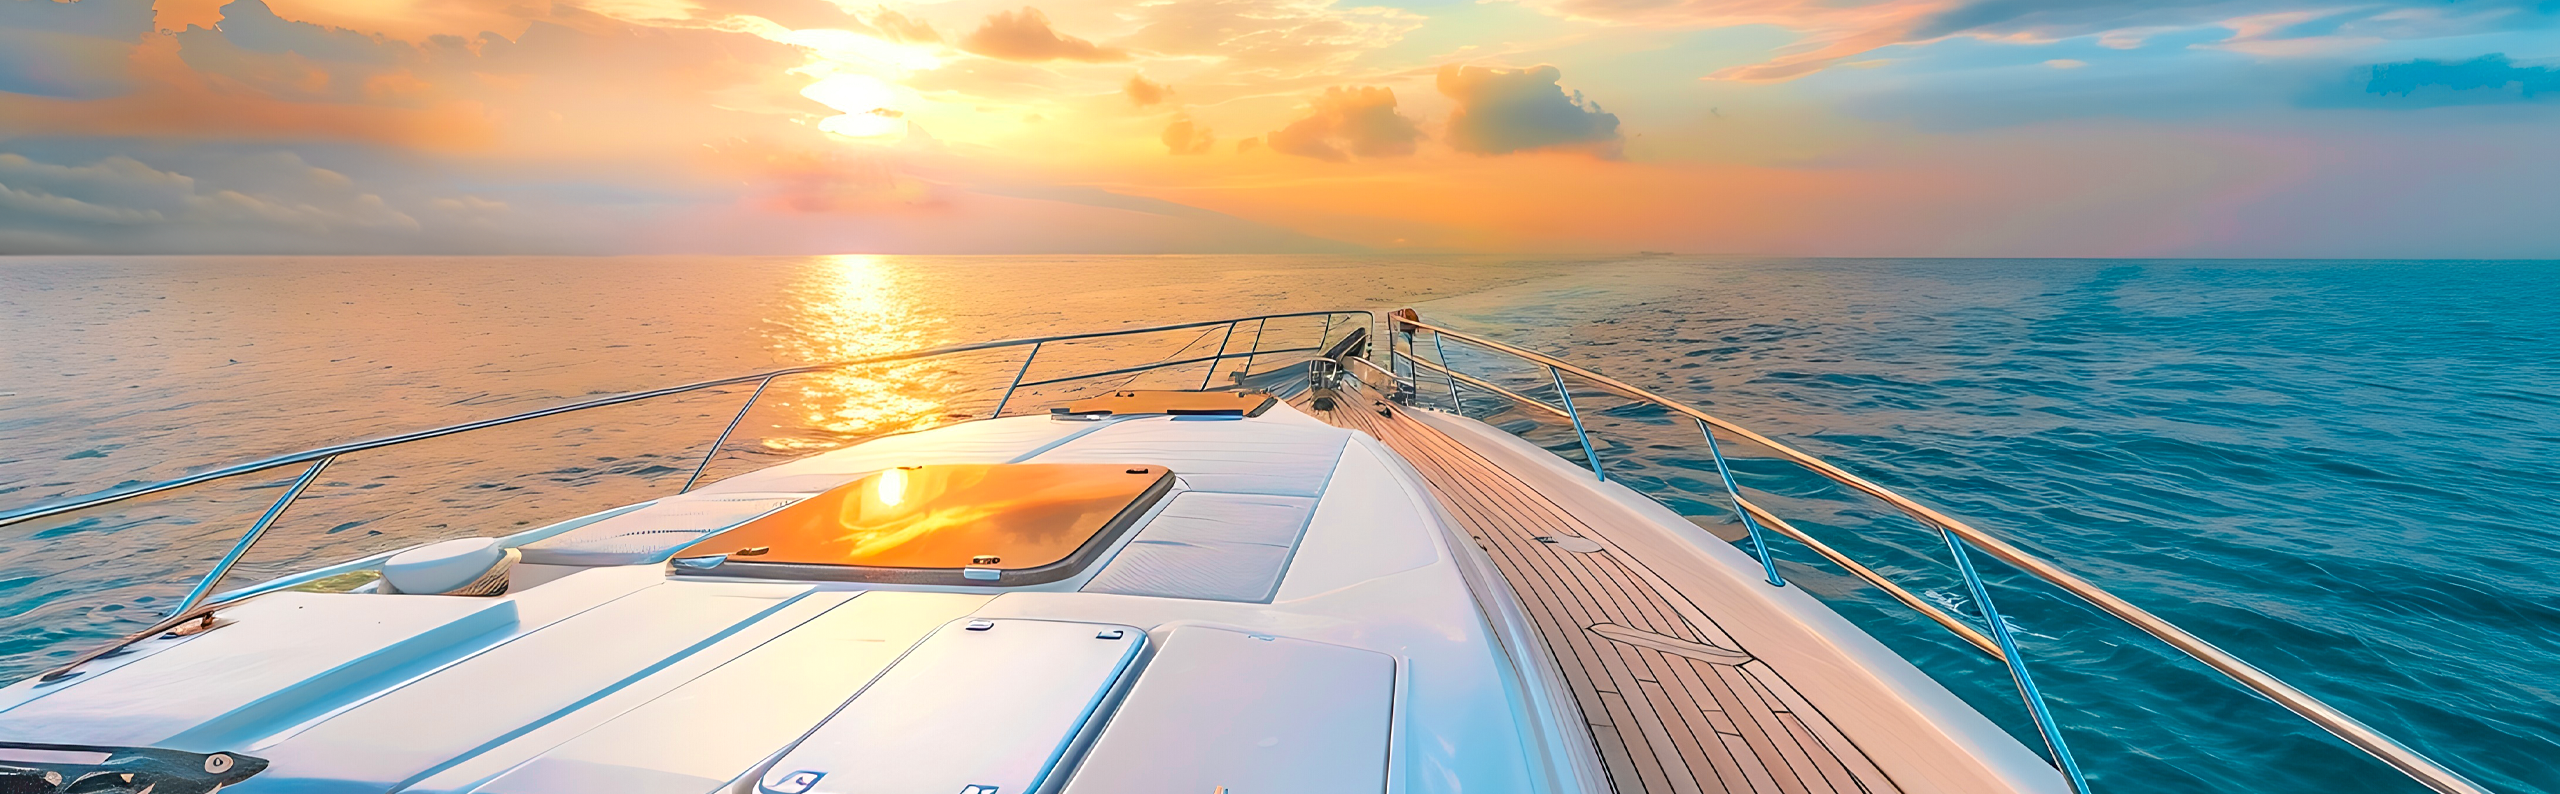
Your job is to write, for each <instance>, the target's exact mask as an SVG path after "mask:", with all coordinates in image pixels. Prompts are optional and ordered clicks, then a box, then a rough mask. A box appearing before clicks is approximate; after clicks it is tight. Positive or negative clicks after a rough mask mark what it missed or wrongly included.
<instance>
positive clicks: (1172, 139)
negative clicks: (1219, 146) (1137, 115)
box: [1163, 120, 1218, 154]
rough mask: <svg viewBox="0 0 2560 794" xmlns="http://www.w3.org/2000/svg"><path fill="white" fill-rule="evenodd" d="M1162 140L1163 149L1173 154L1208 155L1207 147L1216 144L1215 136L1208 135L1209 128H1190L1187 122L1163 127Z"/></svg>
mask: <svg viewBox="0 0 2560 794" xmlns="http://www.w3.org/2000/svg"><path fill="white" fill-rule="evenodd" d="M1163 138H1164V148H1165V149H1166V150H1168V151H1171V152H1172V153H1174V154H1208V153H1209V147H1210V146H1211V145H1213V144H1216V143H1217V142H1218V137H1217V136H1215V135H1211V134H1209V128H1207V127H1195V126H1192V124H1191V122H1190V121H1189V120H1183V121H1176V122H1174V123H1172V124H1168V125H1165V128H1164V136H1163Z"/></svg>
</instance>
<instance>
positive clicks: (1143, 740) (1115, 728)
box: [998, 626, 1396, 794]
mask: <svg viewBox="0 0 2560 794" xmlns="http://www.w3.org/2000/svg"><path fill="white" fill-rule="evenodd" d="M1395 671H1396V664H1395V659H1393V658H1391V657H1389V656H1387V655H1386V654H1382V653H1377V652H1375V651H1365V650H1361V649H1358V648H1346V647H1343V646H1340V645H1328V644H1325V643H1320V642H1309V641H1306V640H1297V639H1290V638H1287V637H1273V636H1269V635H1261V634H1239V633H1236V632H1232V631H1226V630H1222V629H1214V628H1209V627H1206V626H1184V627H1181V628H1177V629H1174V630H1173V633H1172V635H1171V636H1168V637H1167V638H1165V642H1164V648H1163V650H1160V651H1157V652H1156V654H1155V656H1154V658H1152V659H1151V660H1149V661H1148V662H1147V674H1146V675H1145V676H1144V677H1141V678H1139V679H1138V682H1137V685H1136V686H1135V687H1133V688H1131V689H1130V691H1129V697H1128V698H1127V699H1126V700H1124V701H1122V702H1121V704H1120V707H1119V708H1118V709H1115V710H1114V711H1113V713H1112V715H1111V719H1110V723H1109V725H1108V726H1106V727H1104V728H1103V730H1102V736H1101V738H1100V739H1099V740H1097V741H1095V743H1094V745H1093V749H1092V750H1090V751H1088V752H1087V753H1085V755H1084V760H1083V761H1082V762H1081V764H1080V765H1079V766H1077V768H1076V772H1075V776H1074V777H1073V778H1070V779H1069V780H1068V781H1067V787H1066V792H1065V794H1212V792H1219V791H1225V792H1231V794H1356V793H1357V792H1370V793H1371V794H1376V792H1383V791H1385V790H1386V787H1387V744H1388V741H1389V740H1388V737H1389V735H1390V729H1389V726H1390V722H1391V720H1392V719H1393V717H1394V704H1395ZM998 794H1010V791H1009V790H1008V791H1006V792H999V793H998Z"/></svg>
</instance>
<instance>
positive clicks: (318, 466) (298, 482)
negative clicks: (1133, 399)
mask: <svg viewBox="0 0 2560 794" xmlns="http://www.w3.org/2000/svg"><path fill="white" fill-rule="evenodd" d="M1296 318H1323V319H1324V328H1323V331H1322V332H1321V334H1320V335H1319V337H1318V338H1317V340H1316V343H1315V344H1313V345H1308V346H1301V347H1287V348H1279V349H1270V350H1266V349H1263V348H1262V346H1261V345H1262V331H1263V330H1264V327H1265V326H1266V325H1267V324H1268V323H1269V322H1270V321H1272V320H1286V319H1296ZM1336 318H1358V322H1356V323H1354V322H1343V323H1340V324H1337V323H1336V322H1335V320H1336ZM1247 322H1251V323H1254V333H1253V337H1252V342H1251V343H1250V344H1249V345H1248V347H1247V348H1246V349H1245V350H1244V351H1243V352H1232V353H1231V352H1228V350H1229V346H1230V343H1231V342H1233V341H1234V339H1235V337H1236V330H1237V327H1238V326H1240V325H1242V324H1244V323H1247ZM1375 322H1376V319H1375V316H1374V315H1373V314H1371V313H1370V312H1367V311H1362V310H1351V311H1322V312H1286V313H1277V314H1262V315H1253V316H1248V317H1236V318H1229V319H1224V320H1204V321H1199V322H1189V323H1175V324H1172V325H1157V326H1149V327H1145V328H1124V329H1118V330H1111V331H1095V332H1088V333H1080V334H1063V335H1057V336H1040V337H1026V338H1021V339H1003V340H996V341H990V342H970V343H966V344H957V345H943V346H940V347H931V348H923V349H918V350H909V351H903V352H897V353H887V354H883V355H876V356H866V357H863V358H858V359H851V360H846V361H836V362H829V363H825V364H810V365H805V366H797V367H786V368H783V369H776V370H770V371H766V372H759V373H755V374H752V375H739V376H736V377H728V378H719V379H715V380H706V381H700V382H696V383H688V384H684V385H682V386H671V387H667V388H663V389H651V390H648V391H638V392H630V393H627V394H617V395H612V396H609V397H600V398H597V399H592V400H585V401H581V402H575V403H570V404H567V405H559V406H553V407H550V408H544V409H541V410H536V411H527V412H525V413H520V414H515V415H513V416H502V417H498V418H495V419H483V420H480V421H477V422H466V423H462V424H457V425H449V426H445V427H438V428H432V429H428V430H419V431H414V432H409V433H401V434H398V435H393V436H385V437H382V438H376V439H371V440H367V441H355V442H349V443H345V444H335V445H331V446H326V447H320V448H318V449H311V450H305V451H302V452H295V453H291V454H285V455H277V456H275V457H271V458H264V459H260V460H254V461H249V462H245V463H237V464H232V465H228V466H222V467H219V468H215V469H211V470H207V471H203V472H199V473H196V474H190V475H187V476H184V477H177V478H173V479H168V480H163V481H159V482H154V483H148V484H144V485H138V486H132V487H126V488H117V489H114V490H109V491H105V492H101V493H96V494H90V495H87V496H81V497H75V498H70V499H63V500H59V501H54V502H49V503H45V504H38V505H34V506H31V507H24V508H19V509H15V510H8V511H0V527H8V526H10V525H13V524H21V523H25V522H29V521H35V520H39V519H44V518H50V517H54V516H62V515H67V514H71V513H77V512H80V511H84V510H90V509H94V508H98V507H103V506H106V505H111V504H115V503H118V502H123V501H126V500H129V499H134V498H138V497H143V496H150V495H153V494H159V493H166V492H170V491H175V490H179V489H183V488H188V487H192V486H197V485H203V484H206V483H211V482H216V481H220V480H227V479H231V478H234V477H240V476H244V475H250V474H256V473H259V472H265V471H271V470H275V469H281V468H286V467H290V466H296V465H302V464H308V468H305V469H304V470H303V471H302V473H301V474H300V475H299V476H297V477H296V478H295V479H294V481H293V483H292V484H291V485H290V486H288V487H286V488H285V491H284V493H283V494H282V495H280V496H278V497H277V498H276V500H275V501H274V503H272V504H270V505H269V506H268V507H267V509H266V511H265V512H264V513H262V514H260V515H259V517H258V519H257V521H256V522H255V523H253V524H251V525H250V526H249V528H248V529H247V530H245V531H243V532H242V533H241V535H240V538H239V540H237V541H236V542H234V543H233V544H232V546H231V549H230V551H228V552H227V553H225V554H223V556H222V557H221V559H219V560H218V561H216V562H215V563H214V565H213V568H212V569H211V570H210V571H208V572H207V573H206V574H205V576H204V578H203V579H201V580H199V581H197V582H196V584H195V586H194V587H193V588H191V589H190V590H189V591H188V592H187V595H186V596H185V597H184V598H183V599H181V600H180V601H179V603H178V605H177V608H176V609H173V610H170V612H169V614H168V616H167V617H165V618H163V619H161V620H160V621H159V622H157V623H154V624H153V625H152V626H151V627H150V628H148V629H145V630H143V631H141V632H137V633H134V634H131V635H127V636H126V637H124V638H123V639H122V640H121V641H118V642H115V643H112V644H109V645H106V646H104V647H100V648H98V649H95V650H92V651H90V652H88V653H85V654H82V655H80V656H78V657H75V658H74V659H73V660H72V661H71V662H69V663H68V664H65V665H62V666H60V667H56V668H54V669H53V670H52V671H50V672H47V673H45V674H44V678H45V679H47V680H52V679H55V678H59V677H61V676H63V675H66V674H68V673H69V672H70V671H72V670H74V669H76V668H78V667H80V666H81V665H83V664H86V663H88V662H89V661H91V660H93V659H96V658H98V657H100V656H104V655H106V654H108V653H112V652H114V651H115V650H116V649H118V648H122V647H124V646H125V645H129V644H132V643H133V642H135V641H137V640H140V639H142V638H145V637H150V636H153V635H156V634H158V633H160V632H163V631H167V630H169V629H171V628H174V627H178V626H183V625H185V624H186V623H189V622H193V621H196V620H199V619H201V620H205V621H208V622H209V621H210V620H211V619H212V617H213V610H214V609H215V608H218V607H220V606H222V605H224V604H227V603H231V602H235V601H237V600H239V599H241V598H246V597H248V596H252V595H257V594H260V593H263V592H268V591H270V590H272V589H273V588H271V587H265V586H261V587H255V588H247V589H243V590H237V591H232V592H229V593H223V594H219V595H217V594H215V590H214V588H215V587H216V586H217V585H219V584H220V583H221V581H222V579H223V577H224V576H225V575H226V574H228V573H230V571H231V569H232V567H233V566H234V565H236V564H238V563H239V561H240V559H241V557H243V556H245V555H246V554H247V553H248V552H249V549H250V548H251V547H253V546H255V545H257V543H258V541H259V540H260V539H261V538H263V537H265V536H266V533H267V531H268V530H269V529H270V528H272V527H274V526H275V524H276V522H277V520H278V519H280V518H282V517H283V516H284V514H285V511H286V510H288V509H290V508H291V507H292V506H293V504H294V502H295V500H297V499H299V498H300V497H301V496H302V494H303V491H304V490H306V489H307V488H309V487H310V485H311V484H312V482H313V481H314V480H317V479H318V478H319V476H320V473H321V472H322V471H324V470H326V469H328V467H329V465H330V464H331V463H334V462H336V461H337V459H338V458H340V457H342V456H345V455H349V454H352V453H357V452H365V451H369V450H377V449H383V448H386V447H395V446H400V445H403V444H409V443H413V442H418V441H425V440H427V439H432V438H442V437H445V436H452V435H459V434H463V433H470V432H474V431H479V430H487V429H490V428H496V427H502V426H506V425H512V424H516V423H518V422H525V421H530V420H534V419H541V418H544V417H551V416H559V415H562V414H569V413H576V412H580V411H588V410H593V409H597V408H604V407H607V406H614V405H623V404H627V403H636V402H643V401H647V400H653V399H657V398H661V397H669V396H674V395H679V394H688V393H693V392H699V391H703V390H706V389H715V388H719V387H722V386H733V385H738V384H743V383H750V382H752V383H754V384H756V387H755V390H754V391H753V392H752V393H750V394H749V395H748V396H747V400H746V402H745V403H744V404H742V405H740V406H738V412H737V414H736V415H735V416H733V417H731V418H730V420H729V423H728V424H727V425H726V426H725V427H723V428H722V429H721V431H720V435H719V436H718V437H717V438H716V439H714V440H713V441H712V443H711V448H710V449H709V450H708V451H706V452H704V453H703V456H702V460H701V461H700V462H699V463H697V464H695V465H694V467H693V472H692V474H691V475H690V476H687V477H686V478H685V481H684V485H683V486H682V487H681V488H679V489H678V490H677V493H684V492H686V491H691V490H693V487H694V486H695V485H696V484H698V483H699V482H700V481H701V479H702V475H703V472H704V471H705V470H707V469H708V468H709V467H710V465H711V461H712V460H713V459H714V458H715V457H717V456H718V455H719V454H720V451H721V450H722V448H723V447H724V446H725V445H726V444H727V443H728V441H729V437H730V435H731V434H732V433H734V432H736V431H737V429H738V426H739V424H740V423H743V422H745V421H746V418H747V414H748V412H749V411H751V410H752V409H754V408H755V405H756V400H757V399H758V398H760V397H762V396H763V395H764V392H765V389H766V387H768V386H770V385H772V384H773V381H774V380H775V379H777V378H782V377H786V376H791V375H802V374H809V373H817V372H829V371H835V370H842V369H846V368H850V367H859V366H867V365H874V364H888V363H895V362H900V361H914V360H919V359H929V358H938V357H942V356H949V355H954V354H959V353H969V352H977V351H984V350H999V349H1004V348H1013V347H1023V346H1029V347H1030V348H1031V350H1030V351H1029V353H1028V354H1026V355H1024V356H1023V359H1022V365H1021V366H1020V367H1019V368H1017V369H1016V371H1015V372H1014V376H1013V380H1012V382H1011V383H1008V384H1007V385H1006V386H1005V391H1004V396H1003V397H1002V398H1000V399H999V400H998V401H997V404H996V409H995V411H994V412H993V413H991V414H990V418H992V417H994V416H1000V415H1002V414H1003V412H1004V408H1005V405H1006V404H1008V403H1010V402H1011V401H1012V399H1013V395H1014V393H1015V391H1016V390H1018V389H1021V388H1023V387H1031V386H1043V385H1050V384H1059V383H1068V382H1072V381H1078V380H1087V379H1092V378H1104V377H1110V376H1113V375H1134V374H1137V373H1144V372H1148V371H1152V370H1159V369H1167V368H1172V367H1182V366H1189V365H1193V364H1199V363H1203V362H1206V363H1208V364H1209V368H1208V371H1207V372H1206V373H1204V374H1203V375H1202V377H1201V388H1203V389H1205V388H1208V384H1209V380H1210V379H1211V378H1213V377H1215V376H1216V375H1217V372H1218V364H1219V362H1222V361H1228V360H1233V359H1243V360H1244V368H1245V370H1246V371H1249V370H1250V369H1251V368H1252V366H1253V361H1254V359H1256V358H1257V357H1263V356H1275V355H1287V354H1293V353H1323V352H1327V346H1328V344H1329V343H1330V344H1332V345H1333V347H1335V348H1339V347H1342V345H1341V344H1339V343H1337V342H1336V341H1335V337H1334V334H1335V333H1336V331H1337V329H1340V330H1341V331H1342V332H1343V333H1344V334H1345V335H1346V336H1347V335H1349V334H1351V333H1362V334H1365V333H1366V329H1367V328H1368V327H1370V326H1371V325H1373V324H1374V323H1375ZM1219 326H1225V329H1224V330H1225V334H1224V336H1223V337H1222V340H1221V342H1220V343H1219V347H1218V352H1217V353H1215V354H1212V355H1207V356H1198V357H1192V358H1182V359H1179V360H1176V359H1175V358H1174V357H1175V356H1180V355H1182V354H1183V353H1185V352H1189V351H1190V349H1191V347H1190V345H1191V344H1197V343H1199V342H1200V341H1201V340H1202V339H1206V338H1207V336H1206V333H1203V334H1202V336H1201V338H1200V339H1194V340H1192V341H1191V342H1190V343H1187V344H1185V345H1184V346H1183V347H1182V348H1180V349H1178V350H1176V351H1174V353H1173V354H1172V355H1170V356H1167V357H1165V358H1164V359H1161V360H1158V361H1156V362H1154V363H1150V364H1144V365H1139V366H1134V367H1120V368H1114V369H1108V370H1102V371H1097V372H1082V373H1078V374H1074V375H1067V376H1062V377H1055V378H1046V379H1042V380H1037V381H1028V382H1026V381H1024V380H1023V377H1024V376H1025V375H1027V374H1028V373H1029V372H1030V371H1031V362H1032V360H1033V359H1036V358H1038V357H1039V355H1040V350H1041V348H1042V347H1043V346H1047V345H1055V344H1057V343H1062V342H1075V341H1082V340H1091V339H1104V338H1111V337H1123V336H1133V335H1138V334H1150V333H1162V332H1166V331H1181V330H1187V329H1193V328H1206V329H1216V328H1218V327H1219ZM1354 329H1357V330H1356V331H1355V330H1354Z"/></svg>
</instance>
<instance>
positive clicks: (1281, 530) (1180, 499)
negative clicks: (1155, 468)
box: [1084, 491, 1316, 601]
mask: <svg viewBox="0 0 2560 794" xmlns="http://www.w3.org/2000/svg"><path fill="white" fill-rule="evenodd" d="M1315 509H1316V500H1314V499H1311V498H1307V497H1300V496H1268V495H1263V494H1235V493H1210V492H1204V491H1187V492H1184V493H1181V494H1178V495H1175V496H1174V498H1173V502H1172V503H1171V504H1168V505H1166V506H1165V509H1164V512H1162V513H1159V514H1157V515H1156V517H1155V519H1154V520H1151V521H1148V522H1147V525H1146V526H1145V527H1142V528H1140V529H1139V530H1138V536H1137V537H1136V538H1134V539H1132V540H1130V542H1129V545H1128V547H1127V548H1123V549H1121V550H1120V554H1119V555H1118V556H1115V557H1113V558H1112V559H1111V563H1110V564H1109V565H1106V566H1103V568H1102V572H1101V573H1098V574H1095V575H1094V577H1093V581H1091V582H1088V583H1086V584H1085V586H1084V591H1085V592H1088V593H1117V594H1120V595H1144V596H1158V597H1163V598H1199V599H1207V600H1212V601H1269V600H1271V594H1272V592H1273V591H1274V590H1277V589H1278V588H1279V586H1280V575H1281V573H1282V572H1283V571H1285V570H1286V569H1287V568H1288V567H1289V556H1290V552H1291V551H1292V550H1294V549H1295V548H1296V547H1297V545H1298V536H1299V535H1300V534H1301V533H1303V532H1305V531H1306V528H1307V517H1308V516H1309V515H1311V514H1313V513H1314V512H1315Z"/></svg>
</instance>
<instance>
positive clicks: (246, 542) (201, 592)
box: [169, 455, 338, 617]
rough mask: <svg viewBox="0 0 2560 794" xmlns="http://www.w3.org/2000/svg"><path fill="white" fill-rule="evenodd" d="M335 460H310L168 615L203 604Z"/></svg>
mask: <svg viewBox="0 0 2560 794" xmlns="http://www.w3.org/2000/svg"><path fill="white" fill-rule="evenodd" d="M337 459H338V456H336V455H331V456H329V457H325V458H321V459H320V460H318V461H315V462H313V463H312V464H311V468H308V469H304V470H303V471H302V476H300V477H296V478H294V479H293V484H292V485H289V486H286V487H285V489H284V495H283V496H279V497H276V503H275V504H272V505H268V506H267V512H266V513H265V514H264V515H260V516H258V523H255V524H251V525H249V531H247V532H243V533H241V534H240V542H238V543H234V544H231V551H230V552H229V553H226V554H224V555H222V560H221V561H219V562H216V563H214V564H213V571H212V572H210V573H207V574H205V575H204V581H201V582H197V583H196V589H193V590H189V591H187V597H186V598H183V599H180V600H179V601H178V608H176V609H172V610H169V616H170V617H177V616H179V615H184V614H186V613H187V610H190V609H194V608H196V605H197V604H199V603H203V602H204V597H205V596H207V595H210V594H212V593H213V586H214V584H216V583H218V582H221V581H222V575H223V574H226V573H230V572H231V566H233V565H236V564H238V563H239V562H240V558H241V556H243V555H246V554H248V553H249V547H250V546H255V545H257V544H258V538H260V537H262V536H265V535H266V534H267V528H268V527H272V526H275V525H276V519H279V518H283V517H284V509H285V508H287V507H292V506H293V500H294V499H295V498H298V497H300V496H302V489H305V488H309V487H311V482H312V481H313V480H317V479H320V472H322V471H324V470H327V469H328V468H329V463H330V462H332V461H335V460H337Z"/></svg>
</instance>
